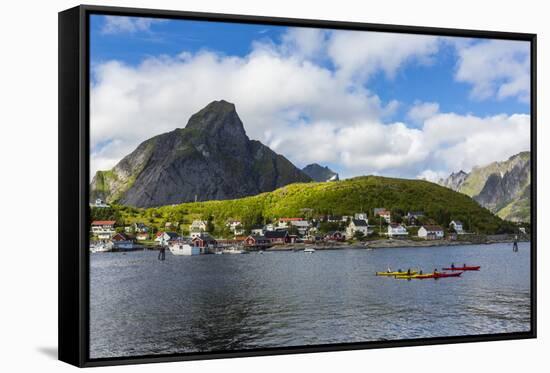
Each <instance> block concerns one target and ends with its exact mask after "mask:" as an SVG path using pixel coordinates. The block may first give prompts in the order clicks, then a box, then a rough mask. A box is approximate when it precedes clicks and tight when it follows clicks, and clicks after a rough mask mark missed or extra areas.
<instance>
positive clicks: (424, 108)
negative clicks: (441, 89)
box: [407, 101, 439, 123]
mask: <svg viewBox="0 0 550 373" xmlns="http://www.w3.org/2000/svg"><path fill="white" fill-rule="evenodd" d="M438 112H439V104H438V103H437V102H419V101H417V102H415V104H414V106H413V107H412V108H411V109H410V110H409V112H408V113H407V118H409V119H410V120H412V121H413V122H415V123H423V122H424V121H425V120H426V119H428V118H431V117H433V116H434V115H435V114H437V113H438Z"/></svg>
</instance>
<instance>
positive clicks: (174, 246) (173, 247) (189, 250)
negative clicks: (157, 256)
mask: <svg viewBox="0 0 550 373" xmlns="http://www.w3.org/2000/svg"><path fill="white" fill-rule="evenodd" d="M168 249H169V250H170V252H171V253H172V254H174V255H187V256H190V255H200V253H201V248H200V247H196V246H192V245H189V244H188V243H184V242H175V243H171V244H170V245H168Z"/></svg>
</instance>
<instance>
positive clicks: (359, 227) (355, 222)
mask: <svg viewBox="0 0 550 373" xmlns="http://www.w3.org/2000/svg"><path fill="white" fill-rule="evenodd" d="M356 232H361V233H363V235H364V236H365V237H366V236H368V235H369V233H371V232H370V231H369V224H368V222H367V221H366V220H362V219H351V222H350V223H349V225H348V227H347V228H346V237H348V238H351V237H353V236H354V235H355V233H356Z"/></svg>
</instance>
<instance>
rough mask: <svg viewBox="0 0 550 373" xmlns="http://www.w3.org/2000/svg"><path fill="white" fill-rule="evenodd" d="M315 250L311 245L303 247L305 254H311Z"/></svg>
mask: <svg viewBox="0 0 550 373" xmlns="http://www.w3.org/2000/svg"><path fill="white" fill-rule="evenodd" d="M314 252H315V249H314V248H313V247H306V248H305V249H304V253H306V254H313V253H314Z"/></svg>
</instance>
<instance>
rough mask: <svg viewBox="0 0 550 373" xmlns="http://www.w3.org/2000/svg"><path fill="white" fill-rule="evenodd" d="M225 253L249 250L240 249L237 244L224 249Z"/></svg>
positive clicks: (238, 252)
mask: <svg viewBox="0 0 550 373" xmlns="http://www.w3.org/2000/svg"><path fill="white" fill-rule="evenodd" d="M222 253H223V254H248V251H246V250H242V249H239V248H237V247H235V246H231V247H228V248H226V249H223V251H222Z"/></svg>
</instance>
